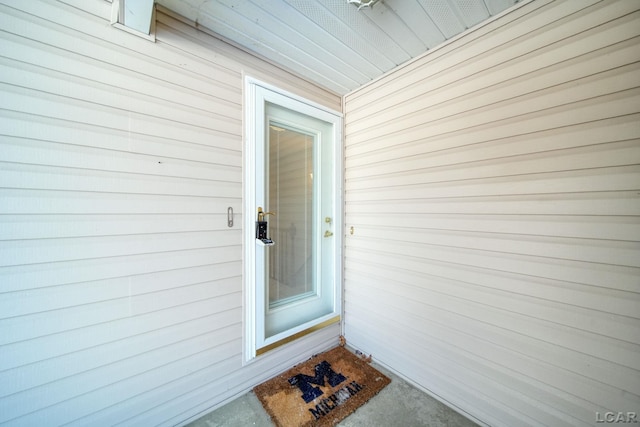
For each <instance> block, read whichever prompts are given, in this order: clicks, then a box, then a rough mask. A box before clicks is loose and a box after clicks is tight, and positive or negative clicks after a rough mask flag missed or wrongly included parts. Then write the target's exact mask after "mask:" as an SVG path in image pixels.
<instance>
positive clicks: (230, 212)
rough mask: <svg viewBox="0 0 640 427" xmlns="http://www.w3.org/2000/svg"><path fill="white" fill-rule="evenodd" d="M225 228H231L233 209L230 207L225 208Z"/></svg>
mask: <svg viewBox="0 0 640 427" xmlns="http://www.w3.org/2000/svg"><path fill="white" fill-rule="evenodd" d="M227 226H228V227H233V208H232V207H231V206H229V207H228V208H227Z"/></svg>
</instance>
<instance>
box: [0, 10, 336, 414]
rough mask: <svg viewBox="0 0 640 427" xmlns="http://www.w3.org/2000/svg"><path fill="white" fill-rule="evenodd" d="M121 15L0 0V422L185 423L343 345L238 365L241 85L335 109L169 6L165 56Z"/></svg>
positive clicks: (287, 350)
mask: <svg viewBox="0 0 640 427" xmlns="http://www.w3.org/2000/svg"><path fill="white" fill-rule="evenodd" d="M110 13H111V3H109V2H107V1H104V0H64V1H59V2H51V1H45V0H29V1H20V2H19V1H12V0H2V1H0V29H1V31H0V52H1V54H0V92H1V93H0V425H11V426H33V425H43V426H44V425H47V426H53V425H62V424H65V425H82V426H84V425H95V426H99V425H114V424H119V425H120V424H121V425H131V426H140V425H144V426H152V425H167V426H168V425H176V424H181V423H184V422H185V421H187V420H190V419H193V417H195V416H197V415H198V414H200V413H202V412H203V411H206V410H208V409H210V408H212V407H215V406H217V405H219V404H221V403H222V402H224V401H225V400H227V399H229V398H232V397H234V396H236V395H237V394H239V393H242V392H244V391H246V390H248V389H249V388H250V387H252V386H253V385H255V384H256V383H258V382H261V381H262V380H264V379H266V378H268V377H270V376H272V375H274V374H275V373H276V372H279V371H281V370H282V369H284V368H287V367H289V366H291V365H292V364H294V363H296V362H297V361H301V360H304V359H306V358H308V357H309V356H310V355H311V354H313V353H317V352H319V351H321V350H323V349H326V348H328V347H330V346H332V345H335V344H336V343H337V336H338V335H339V333H340V330H339V326H338V325H334V326H332V327H329V328H327V329H325V330H323V331H321V332H318V333H316V334H315V335H311V336H309V337H307V338H305V339H301V340H299V341H297V342H296V343H294V344H292V345H290V346H288V347H284V348H281V349H280V350H274V351H273V352H271V353H269V354H267V355H265V356H263V357H261V358H259V360H258V361H257V362H255V363H252V364H249V365H246V366H243V365H242V345H243V344H242V343H243V339H242V334H243V325H242V322H243V318H244V317H243V312H242V310H243V308H242V301H243V298H242V289H243V282H242V232H243V231H242V229H241V224H242V213H243V201H242V185H243V184H242V169H241V167H242V129H243V126H242V119H243V107H242V99H243V94H242V90H243V89H242V88H243V76H244V75H245V74H248V75H252V76H254V77H256V78H259V79H260V80H263V81H267V82H269V83H271V84H274V85H277V86H280V87H282V88H284V89H285V90H288V91H290V92H293V93H296V94H298V95H300V96H304V97H306V98H309V99H311V100H313V101H315V102H318V103H321V104H323V105H326V106H327V107H329V108H332V109H335V110H340V109H341V100H340V98H339V97H337V96H335V95H332V94H330V93H328V92H326V91H324V90H322V89H319V88H318V87H315V86H313V85H310V84H308V83H307V82H305V81H304V80H302V79H300V78H296V77H294V76H291V75H289V74H286V73H284V72H283V71H281V70H280V69H277V68H275V67H273V66H271V65H269V64H267V63H265V62H263V61H260V60H258V59H256V58H254V57H251V56H249V55H247V54H245V53H243V52H241V51H239V50H237V49H235V48H232V47H230V46H229V45H226V44H224V43H222V42H220V41H219V40H217V39H215V38H213V37H211V36H209V35H206V34H204V33H202V32H199V31H196V30H195V29H194V28H193V27H192V26H190V25H187V24H185V23H183V22H180V21H179V20H177V19H176V18H175V17H173V16H171V15H170V14H168V13H166V12H163V11H160V12H159V13H158V16H157V17H158V22H157V27H156V32H157V34H156V37H157V42H156V43H152V42H150V41H148V40H146V39H143V38H139V37H136V36H134V35H131V34H129V33H126V32H123V31H120V30H118V29H115V28H113V27H112V26H110V25H109V18H110ZM228 207H232V208H233V209H234V211H235V213H236V215H235V225H234V227H232V228H228V227H227V208H228ZM250 232H253V231H252V230H250Z"/></svg>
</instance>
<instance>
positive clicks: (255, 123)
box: [242, 76, 344, 363]
mask: <svg viewBox="0 0 640 427" xmlns="http://www.w3.org/2000/svg"><path fill="white" fill-rule="evenodd" d="M244 80H245V81H244V118H245V125H244V131H245V133H244V142H243V154H244V162H243V168H244V171H243V178H244V185H243V210H242V211H243V226H244V227H243V246H244V247H243V255H244V268H243V273H244V274H243V279H244V280H243V290H244V304H243V310H244V313H243V314H244V316H243V319H244V325H243V326H244V327H243V330H244V340H243V342H244V343H243V355H244V357H243V363H249V362H252V361H254V360H255V359H256V357H257V354H258V349H257V345H256V339H257V335H256V328H257V325H258V323H259V322H258V320H257V318H256V295H257V292H256V286H255V284H256V280H257V277H256V269H255V268H254V266H255V264H256V244H255V221H256V185H255V183H256V177H257V171H258V170H259V169H260V168H258V165H257V164H256V155H255V150H256V146H255V144H256V141H257V138H258V137H259V135H257V132H258V131H257V129H264V128H265V123H264V117H265V114H264V103H265V102H266V101H269V102H274V103H276V104H279V105H282V101H283V100H284V99H286V100H287V104H286V105H284V106H285V107H287V108H290V109H292V110H295V111H297V112H300V113H303V114H307V115H310V116H313V117H317V116H318V112H320V114H323V115H325V117H331V118H332V121H333V122H334V123H335V126H334V135H333V138H334V143H335V150H334V167H333V173H334V182H335V188H334V191H333V209H334V216H333V218H334V221H333V225H332V228H333V232H334V236H333V237H334V248H333V249H334V255H333V256H334V266H335V268H334V286H335V296H334V307H335V309H334V312H333V313H332V314H331V315H328V316H324V317H321V318H319V319H317V320H316V321H314V322H307V323H305V324H302V325H300V326H299V327H296V328H294V329H292V330H291V334H290V338H289V339H283V340H282V342H281V343H278V345H280V344H284V343H286V342H288V341H289V340H293V339H296V338H298V337H300V336H302V335H305V334H306V333H310V332H313V331H315V330H317V329H319V328H321V327H323V326H327V325H329V324H332V323H335V321H337V320H339V319H341V318H342V317H343V316H342V315H343V313H342V282H343V280H342V247H343V235H344V233H343V223H344V216H343V182H344V177H343V169H344V167H343V158H344V141H343V138H342V126H343V115H342V113H340V112H338V111H335V110H332V109H330V108H327V107H325V106H323V105H321V104H318V103H315V102H313V101H310V100H308V99H305V98H303V97H300V96H298V95H295V94H293V93H290V92H288V91H285V90H282V89H280V88H277V87H275V86H273V85H270V84H268V83H265V82H263V81H260V80H258V79H255V78H253V77H250V76H245V78H244ZM292 106H295V108H292ZM336 313H337V314H336ZM274 347H276V346H274Z"/></svg>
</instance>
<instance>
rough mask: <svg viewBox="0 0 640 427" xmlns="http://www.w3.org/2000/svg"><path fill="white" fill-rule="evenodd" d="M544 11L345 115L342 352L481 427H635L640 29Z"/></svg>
mask: <svg viewBox="0 0 640 427" xmlns="http://www.w3.org/2000/svg"><path fill="white" fill-rule="evenodd" d="M639 6H640V5H639V4H638V2H632V1H623V0H621V1H602V2H597V1H588V2H587V1H555V2H554V1H546V0H536V1H533V2H528V3H526V4H523V5H519V6H518V7H515V8H514V9H513V10H511V11H509V12H508V13H506V14H503V15H502V16H501V17H499V18H497V19H494V20H493V21H491V22H489V23H488V24H486V25H483V26H481V27H479V28H477V29H474V30H472V31H469V32H467V33H465V34H464V35H463V36H461V37H458V38H456V39H455V40H453V41H451V42H449V43H447V44H445V45H444V46H442V47H440V48H438V49H435V50H433V51H432V52H429V53H427V54H426V55H424V56H423V57H422V58H419V59H418V60H416V61H412V62H410V63H409V64H407V65H405V66H403V67H400V68H398V69H397V70H395V71H394V72H392V73H390V74H388V75H386V76H385V77H383V78H381V79H379V80H378V81H376V82H374V83H373V84H370V85H367V86H365V87H363V88H361V89H359V90H357V91H355V92H353V93H351V94H350V95H348V96H347V97H346V100H345V126H346V131H345V138H346V140H345V150H346V160H345V161H346V171H345V175H346V184H345V188H346V194H345V198H346V205H345V214H346V229H347V230H348V229H349V228H350V227H353V228H354V233H353V235H350V234H349V233H347V235H346V240H345V322H346V324H345V335H346V337H347V340H348V342H349V343H350V344H353V345H354V346H355V347H356V348H359V349H361V350H362V351H364V352H366V353H371V354H373V357H374V359H375V360H378V361H380V362H382V363H384V364H386V365H388V366H390V367H391V368H393V369H394V370H396V371H398V372H399V373H401V374H402V375H404V376H405V377H407V378H408V379H410V380H411V381H413V382H414V383H416V384H418V385H419V386H420V387H422V388H424V389H426V390H428V391H429V392H430V393H432V394H434V395H436V396H438V397H439V398H440V399H442V400H444V401H446V402H449V403H450V404H452V405H453V406H455V407H457V408H458V409H460V410H461V411H463V412H464V413H466V414H468V415H469V416H470V417H472V418H474V419H476V420H479V421H480V422H482V423H486V424H488V425H492V426H516V425H517V426H525V425H532V426H535V425H539V426H562V425H573V426H582V425H596V424H597V416H598V413H599V414H600V417H601V418H602V417H603V414H604V413H606V412H608V411H611V412H614V413H616V414H617V413H618V412H627V411H630V412H638V413H640V243H639V242H640V198H639V197H638V194H639V192H640V86H639V83H640V80H639V76H640V67H639V65H638V64H640V11H639V10H638V9H639Z"/></svg>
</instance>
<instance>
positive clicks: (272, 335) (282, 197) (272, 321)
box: [244, 78, 343, 361]
mask: <svg viewBox="0 0 640 427" xmlns="http://www.w3.org/2000/svg"><path fill="white" fill-rule="evenodd" d="M245 89H246V122H247V127H246V135H245V138H246V139H245V164H244V167H245V211H244V212H245V221H244V225H245V261H246V262H245V291H246V292H245V295H246V298H245V307H246V310H245V314H246V316H245V317H246V330H245V333H246V340H245V359H246V360H247V361H249V360H251V359H253V358H255V357H256V356H257V355H260V354H263V353H265V352H267V351H269V350H271V349H273V348H276V347H278V346H280V345H282V344H285V343H287V342H289V341H291V340H294V339H296V338H298V337H300V336H302V335H306V334H307V333H310V332H313V331H314V330H317V329H319V328H321V327H324V326H327V325H329V324H331V323H335V322H337V321H339V320H340V313H341V283H342V277H341V273H342V267H341V248H342V234H343V233H342V117H341V115H340V114H339V113H337V112H334V111H331V110H328V109H326V108H324V107H322V106H319V105H317V104H315V103H313V102H310V101H308V100H305V99H302V98H300V97H297V96H295V95H292V94H290V93H287V92H284V91H281V90H279V89H277V88H275V87H273V86H270V85H267V84H265V83H262V82H259V81H257V80H254V79H251V78H247V81H246V85H245Z"/></svg>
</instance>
